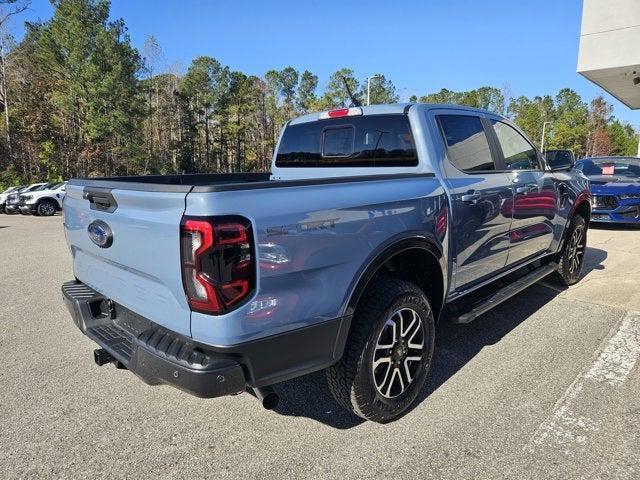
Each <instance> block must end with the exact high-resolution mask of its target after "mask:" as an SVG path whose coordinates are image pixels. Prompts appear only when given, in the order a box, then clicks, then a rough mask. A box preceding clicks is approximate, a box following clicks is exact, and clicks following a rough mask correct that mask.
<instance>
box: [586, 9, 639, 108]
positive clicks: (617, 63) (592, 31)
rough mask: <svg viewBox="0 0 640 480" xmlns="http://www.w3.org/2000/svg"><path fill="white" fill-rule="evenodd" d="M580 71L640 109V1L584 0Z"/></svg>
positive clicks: (625, 101)
mask: <svg viewBox="0 0 640 480" xmlns="http://www.w3.org/2000/svg"><path fill="white" fill-rule="evenodd" d="M578 73H580V74H581V75H583V76H584V77H586V78H587V79H588V80H590V81H592V82H593V83H595V84H596V85H599V86H600V87H602V88H603V89H604V90H606V91H607V92H609V93H610V94H611V95H613V96H614V97H616V98H617V99H618V100H620V101H621V102H622V103H624V104H625V105H627V106H628V107H629V108H632V109H637V108H640V0H584V4H583V9H582V30H581V32H580V51H579V53H578Z"/></svg>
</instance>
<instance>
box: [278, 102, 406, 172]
mask: <svg viewBox="0 0 640 480" xmlns="http://www.w3.org/2000/svg"><path fill="white" fill-rule="evenodd" d="M416 165H418V156H417V154H416V147H415V143H414V141H413V136H412V135H411V128H410V126H409V120H408V119H407V117H406V115H401V114H398V115H369V116H359V117H355V116H354V117H343V118H334V119H327V120H318V121H316V122H309V123H301V124H297V125H290V126H288V127H287V128H286V129H285V131H284V134H283V136H282V140H281V142H280V147H279V148H278V153H277V155H276V166H277V167H280V168H287V167H289V168H301V167H412V166H416Z"/></svg>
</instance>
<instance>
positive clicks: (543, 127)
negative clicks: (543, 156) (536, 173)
mask: <svg viewBox="0 0 640 480" xmlns="http://www.w3.org/2000/svg"><path fill="white" fill-rule="evenodd" d="M547 123H549V124H550V123H552V122H544V123H543V124H542V138H541V139H540V151H541V152H542V153H544V134H545V133H546V127H547Z"/></svg>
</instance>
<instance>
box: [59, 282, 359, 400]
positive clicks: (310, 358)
mask: <svg viewBox="0 0 640 480" xmlns="http://www.w3.org/2000/svg"><path fill="white" fill-rule="evenodd" d="M62 294H63V298H64V301H65V303H66V306H67V308H68V309H69V312H70V313H71V316H72V317H73V321H74V323H75V324H76V326H77V327H78V328H79V329H80V330H81V331H82V332H83V333H84V334H85V335H86V336H87V337H89V338H91V339H92V340H93V341H94V342H96V343H97V344H98V345H100V347H102V348H103V349H105V350H106V351H107V352H108V353H109V354H110V355H111V356H112V357H114V358H115V359H116V360H117V361H118V362H120V363H121V364H122V365H124V366H125V367H126V368H127V369H129V370H131V371H132V372H133V373H135V374H136V375H137V376H139V377H140V378H141V379H142V380H144V381H145V382H146V383H148V384H150V385H158V384H169V385H173V386H175V387H177V388H179V389H181V390H183V391H186V392H188V393H191V394H192V395H196V396H198V397H203V398H212V397H219V396H223V395H230V394H235V393H238V392H241V391H244V390H245V388H246V387H247V386H252V387H264V386H268V385H272V384H274V383H278V382H282V381H285V380H289V379H291V378H294V377H298V376H301V375H304V374H307V373H311V372H313V371H316V370H320V369H322V368H326V367H328V366H330V365H332V364H333V363H335V362H336V361H337V360H338V359H339V358H340V356H341V355H342V351H343V350H344V344H345V342H346V338H347V334H348V331H349V326H350V323H351V317H342V318H337V319H334V320H329V321H326V322H322V323H321V324H318V325H313V326H310V327H305V328H298V329H295V330H290V331H287V332H285V333H282V334H279V335H273V336H270V337H266V338H262V339H258V340H254V341H250V342H246V343H243V344H239V345H232V346H224V347H222V346H211V345H205V344H201V343H198V342H195V341H194V340H193V339H192V338H189V337H185V336H183V335H180V334H178V333H175V332H172V331H170V330H167V329H166V328H163V327H161V326H159V325H157V324H155V323H153V322H152V321H150V320H148V319H146V318H144V317H142V316H140V315H138V314H136V313H135V312H132V311H131V310H129V309H127V308H125V307H123V306H121V305H118V304H114V303H113V302H111V301H110V300H108V299H107V298H105V297H104V296H102V295H101V294H99V293H98V292H96V291H94V290H92V289H91V288H89V287H87V286H86V285H85V284H83V283H80V282H77V281H72V282H67V283H65V284H63V285H62Z"/></svg>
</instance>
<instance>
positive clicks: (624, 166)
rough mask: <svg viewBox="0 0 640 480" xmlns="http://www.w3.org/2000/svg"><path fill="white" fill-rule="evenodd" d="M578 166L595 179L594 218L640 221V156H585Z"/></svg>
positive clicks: (592, 216)
mask: <svg viewBox="0 0 640 480" xmlns="http://www.w3.org/2000/svg"><path fill="white" fill-rule="evenodd" d="M575 168H576V169H578V170H581V171H582V173H583V174H584V175H586V176H587V178H588V179H589V181H590V183H591V194H592V197H591V204H592V207H593V213H592V215H591V221H592V222H611V223H639V222H640V158H635V157H594V158H584V159H582V160H580V161H578V162H577V163H576V167H575Z"/></svg>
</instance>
